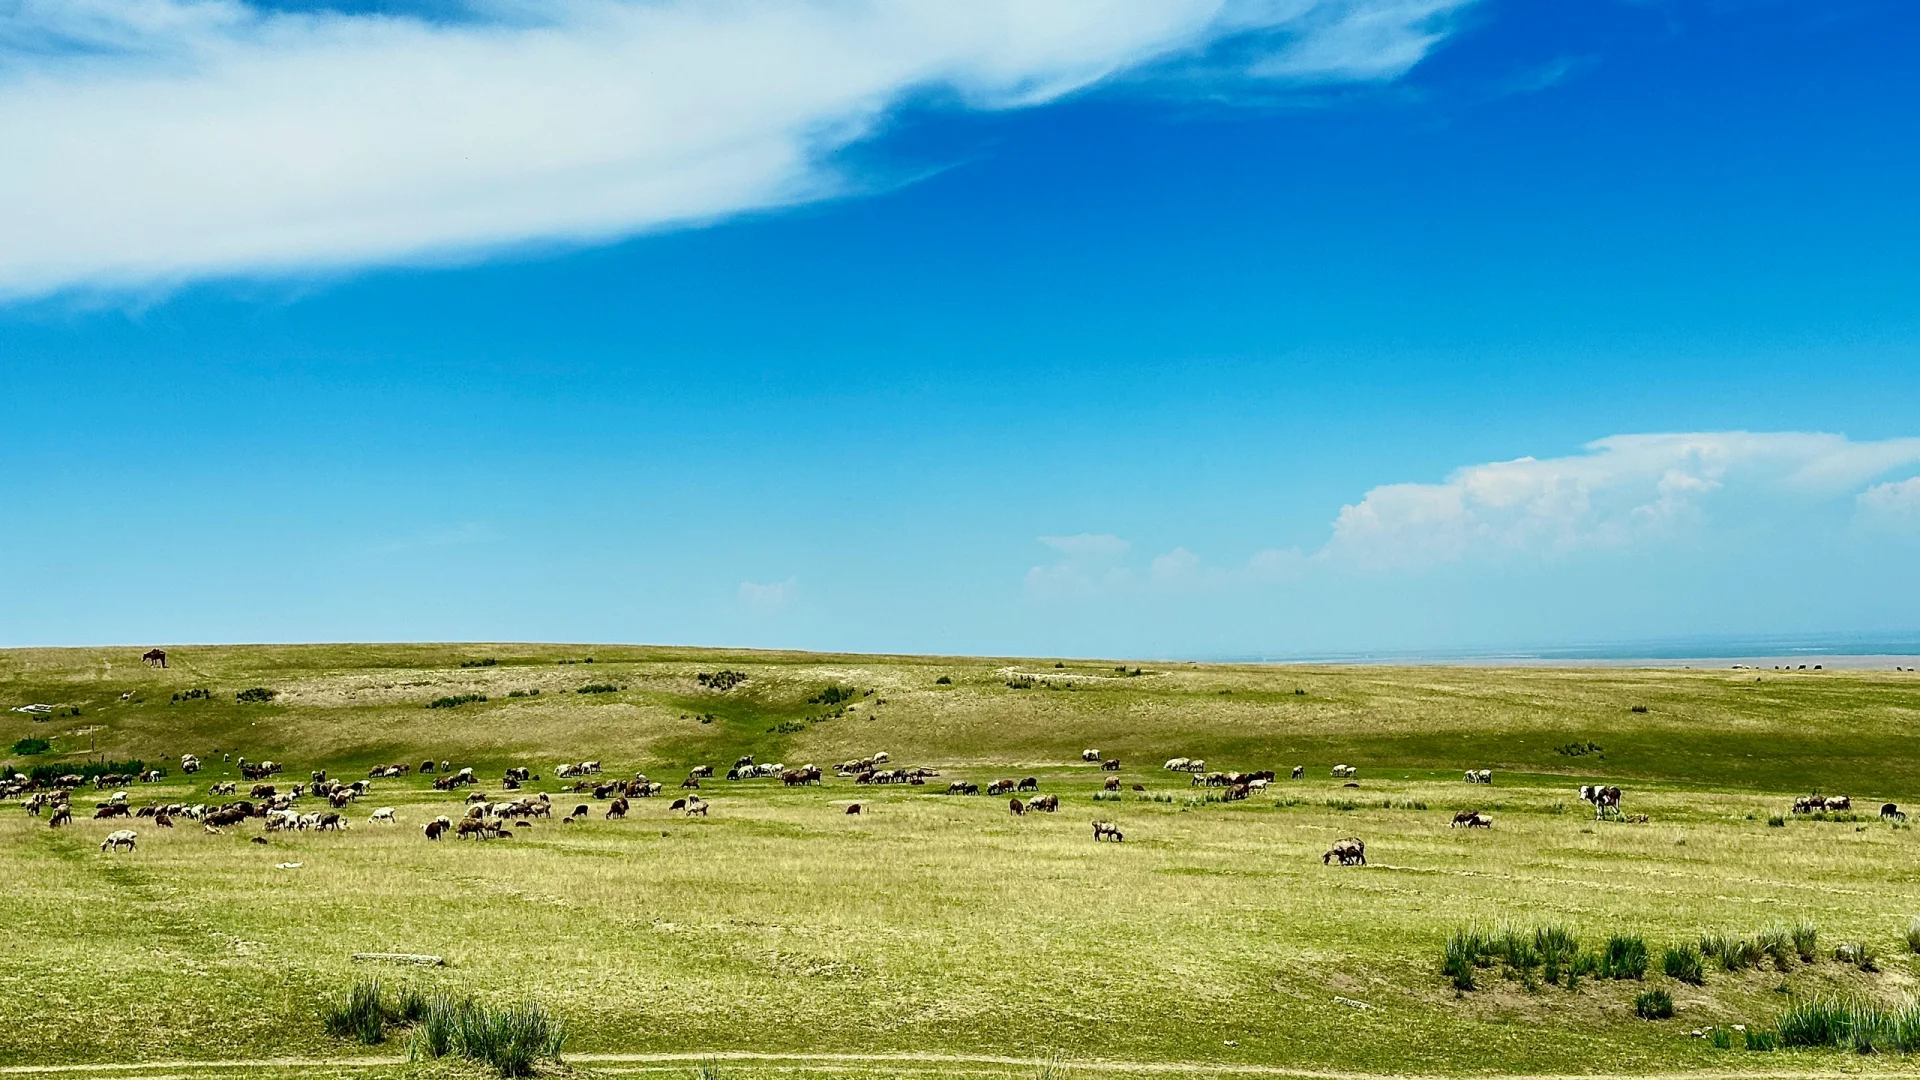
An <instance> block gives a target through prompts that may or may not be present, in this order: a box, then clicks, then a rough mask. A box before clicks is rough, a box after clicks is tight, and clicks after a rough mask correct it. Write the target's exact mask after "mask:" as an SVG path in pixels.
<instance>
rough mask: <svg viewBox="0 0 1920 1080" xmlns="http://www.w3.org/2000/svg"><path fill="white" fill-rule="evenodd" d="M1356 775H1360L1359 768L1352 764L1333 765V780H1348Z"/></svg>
mask: <svg viewBox="0 0 1920 1080" xmlns="http://www.w3.org/2000/svg"><path fill="white" fill-rule="evenodd" d="M1358 775H1360V770H1359V769H1356V768H1354V767H1353V766H1352V765H1335V766H1334V767H1333V778H1334V779H1335V780H1350V779H1352V778H1353V777H1356V776H1358Z"/></svg>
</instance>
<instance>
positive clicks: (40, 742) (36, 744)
mask: <svg viewBox="0 0 1920 1080" xmlns="http://www.w3.org/2000/svg"><path fill="white" fill-rule="evenodd" d="M51 749H53V744H52V743H50V742H48V741H47V740H45V739H33V738H27V739H21V740H20V741H19V742H16V743H14V744H13V752H14V753H16V754H26V755H29V756H30V755H33V754H44V753H46V752H47V751H49V750H51Z"/></svg>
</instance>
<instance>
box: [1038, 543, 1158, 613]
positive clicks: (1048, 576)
mask: <svg viewBox="0 0 1920 1080" xmlns="http://www.w3.org/2000/svg"><path fill="white" fill-rule="evenodd" d="M1040 542H1041V543H1043V544H1045V545H1047V546H1048V547H1050V548H1052V549H1053V550H1054V551H1056V552H1058V553H1059V554H1060V558H1059V559H1058V560H1056V561H1055V562H1054V563H1053V564H1052V565H1050V566H1035V567H1032V568H1030V569H1028V570H1027V578H1026V584H1027V591H1028V592H1030V593H1033V594H1035V595H1037V596H1043V597H1053V598H1058V597H1090V596H1096V595H1102V594H1106V593H1111V592H1114V591H1117V590H1121V589H1125V588H1127V587H1129V586H1130V585H1131V584H1132V583H1133V580H1134V574H1133V571H1132V570H1131V569H1129V568H1128V567H1126V566H1125V565H1122V563H1121V561H1120V560H1121V559H1122V558H1123V557H1125V555H1126V553H1127V551H1128V550H1129V549H1131V548H1132V547H1133V545H1132V544H1130V543H1128V542H1127V541H1125V540H1122V539H1120V538H1119V537H1117V536H1114V535H1112V534H1110V533H1080V534H1078V535H1075V536H1042V537H1040Z"/></svg>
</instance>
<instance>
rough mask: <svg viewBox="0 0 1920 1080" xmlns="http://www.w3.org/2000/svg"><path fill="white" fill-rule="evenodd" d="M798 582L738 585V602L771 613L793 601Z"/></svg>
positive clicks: (744, 582)
mask: <svg viewBox="0 0 1920 1080" xmlns="http://www.w3.org/2000/svg"><path fill="white" fill-rule="evenodd" d="M798 584H799V582H798V580H797V579H795V578H788V579H787V580H785V581H776V582H774V583H773V584H771V585H762V584H760V583H759V582H756V581H743V582H741V583H740V602H741V603H742V604H744V605H746V606H747V607H750V608H756V609H758V610H761V611H771V610H773V609H775V608H781V607H785V606H786V605H787V602H788V601H790V600H792V599H793V593H794V588H795V586H796V585H798Z"/></svg>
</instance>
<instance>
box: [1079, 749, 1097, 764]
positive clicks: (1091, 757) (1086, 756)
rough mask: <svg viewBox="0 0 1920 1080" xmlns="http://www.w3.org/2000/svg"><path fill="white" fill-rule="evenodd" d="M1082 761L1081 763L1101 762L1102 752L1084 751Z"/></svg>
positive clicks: (1081, 756) (1081, 752) (1081, 754)
mask: <svg viewBox="0 0 1920 1080" xmlns="http://www.w3.org/2000/svg"><path fill="white" fill-rule="evenodd" d="M1080 760H1081V761H1099V760H1100V751H1098V750H1082V751H1080Z"/></svg>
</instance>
